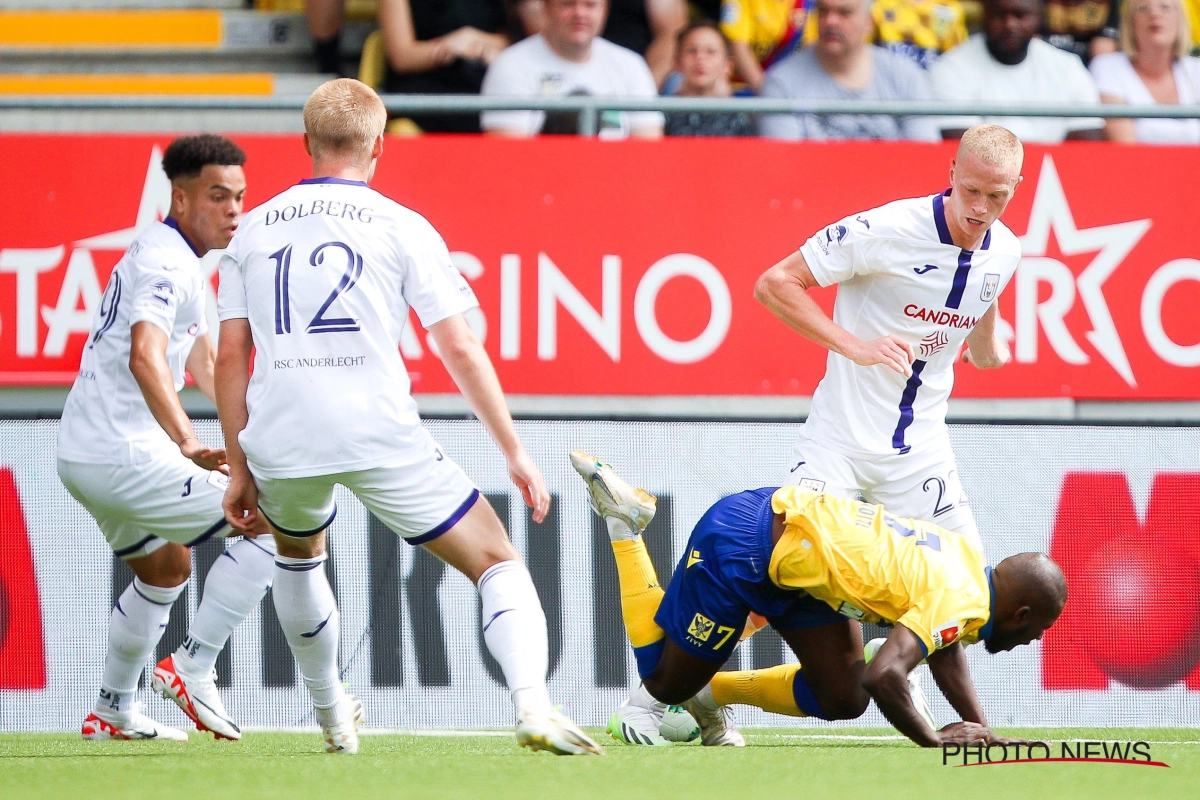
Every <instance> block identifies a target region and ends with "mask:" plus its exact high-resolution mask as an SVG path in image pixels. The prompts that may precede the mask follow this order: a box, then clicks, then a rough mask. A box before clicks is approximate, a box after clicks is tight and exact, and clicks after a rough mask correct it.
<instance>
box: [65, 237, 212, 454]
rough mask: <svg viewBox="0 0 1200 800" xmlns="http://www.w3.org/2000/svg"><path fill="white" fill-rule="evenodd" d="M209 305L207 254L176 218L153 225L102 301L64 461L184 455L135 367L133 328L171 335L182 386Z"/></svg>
mask: <svg viewBox="0 0 1200 800" xmlns="http://www.w3.org/2000/svg"><path fill="white" fill-rule="evenodd" d="M204 306H205V302H204V274H203V272H202V271H201V268H200V257H199V255H197V253H196V251H195V249H194V248H193V247H192V245H191V243H190V242H188V241H187V239H185V238H184V236H183V233H181V232H180V230H179V228H178V227H177V226H176V225H175V221H174V220H172V219H167V220H166V221H165V222H155V223H153V224H152V225H150V226H149V227H147V228H146V230H144V231H142V233H141V234H139V235H138V237H137V238H136V239H134V241H133V244H131V245H130V246H129V250H128V251H126V253H125V255H124V256H123V257H122V258H121V260H120V261H118V262H117V266H116V267H114V268H113V271H112V276H111V277H109V279H108V286H107V288H105V290H104V295H103V297H101V299H100V307H99V308H98V309H97V310H96V317H95V320H94V321H93V322H92V329H91V331H90V332H89V333H88V341H87V345H86V346H85V347H84V349H83V359H82V360H81V361H80V364H79V375H78V376H76V378H75V383H74V385H73V386H72V387H71V393H70V394H69V395H67V402H66V405H65V406H64V407H63V414H62V422H61V423H60V425H59V427H58V457H59V458H60V459H62V460H64V461H75V462H80V463H85V464H136V463H143V462H146V461H149V460H151V459H152V458H154V457H155V456H156V455H157V454H160V453H162V452H164V451H171V450H173V451H175V452H178V447H177V446H176V445H175V443H174V442H172V441H171V437H169V436H167V432H166V431H164V430H163V429H162V426H161V425H159V424H158V420H156V419H155V418H154V415H153V414H151V413H150V407H149V406H148V405H146V398H145V397H144V396H143V395H142V390H141V388H140V387H139V386H138V384H137V380H136V379H135V378H134V377H133V373H132V372H130V371H129V351H130V347H131V344H132V339H133V326H134V324H136V323H138V322H150V323H152V324H154V325H156V326H158V327H159V328H161V329H162V330H163V331H164V332H165V333H166V334H167V366H168V367H169V368H170V370H171V377H172V379H173V380H174V382H175V391H179V390H180V389H182V388H183V382H184V366H185V365H186V364H187V359H188V356H189V355H190V354H191V352H192V345H193V344H195V342H196V337H197V336H203V335H204V334H206V333H208V323H207V322H206V321H205V317H204Z"/></svg>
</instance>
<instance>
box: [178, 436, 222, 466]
mask: <svg viewBox="0 0 1200 800" xmlns="http://www.w3.org/2000/svg"><path fill="white" fill-rule="evenodd" d="M179 452H181V453H183V455H184V457H185V458H189V459H191V461H192V463H193V464H195V465H196V466H197V467H200V468H201V469H209V470H216V471H217V472H223V473H225V474H226V475H228V474H229V467H228V466H227V465H226V463H225V448H223V447H205V446H204V443H203V442H201V441H200V440H199V439H197V438H196V437H195V436H189V437H187V438H186V439H184V440H183V441H182V442H180V443H179Z"/></svg>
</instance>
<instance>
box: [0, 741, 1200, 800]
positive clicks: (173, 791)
mask: <svg viewBox="0 0 1200 800" xmlns="http://www.w3.org/2000/svg"><path fill="white" fill-rule="evenodd" d="M595 733H597V735H598V738H599V739H600V740H601V741H602V742H603V743H604V745H605V747H606V749H607V755H606V756H605V757H603V758H556V757H553V756H550V755H547V754H544V753H530V752H527V751H523V750H520V749H519V748H518V747H517V746H516V743H515V741H514V740H513V739H512V738H511V737H508V736H454V737H441V736H436V737H435V736H414V735H370V736H363V737H362V740H361V741H362V745H361V749H360V751H359V754H358V755H357V756H353V757H347V756H329V755H326V754H325V753H324V752H322V750H321V743H320V738H319V736H318V735H317V734H315V733H247V735H246V737H245V738H244V739H243V740H242V741H241V742H236V743H232V742H216V741H213V740H212V739H211V738H209V737H208V736H207V735H206V734H195V733H194V734H193V735H192V739H191V741H190V742H188V743H186V744H172V743H167V742H84V741H81V740H80V739H79V738H78V736H76V735H70V734H0V798H4V799H5V800H25V798H38V799H39V800H54V799H55V798H72V800H78V798H96V799H97V800H117V799H118V798H131V799H136V800H159V799H160V798H187V800H203V798H213V800H241V798H255V800H260V799H261V800H271V799H272V798H281V800H282V799H286V800H302V799H303V798H310V797H311V798H322V800H375V798H439V800H441V799H444V798H460V797H461V798H482V800H508V798H521V799H522V800H528V799H530V798H570V799H571V800H574V799H575V798H581V799H586V798H604V800H630V799H632V798H655V799H656V800H679V799H680V798H696V800H704V799H706V798H722V799H723V800H725V799H728V800H752V799H753V798H760V797H762V798H803V800H820V799H821V798H830V799H831V800H846V799H847V798H855V799H857V798H870V799H871V800H899V799H900V798H920V800H936V798H939V797H948V796H952V797H963V798H987V799H988V800H993V798H1019V799H1020V800H1036V799H1037V798H1055V799H1056V800H1057V799H1058V798H1119V799H1120V800H1136V799H1138V798H1150V800H1169V799H1170V798H1191V799H1192V800H1194V799H1195V798H1198V797H1200V730H1188V729H1139V730H1114V729H1097V730H1079V729H1072V730H1063V729H1058V730H1038V731H1008V732H1007V733H1009V734H1010V735H1025V736H1028V737H1029V738H1034V739H1040V740H1046V741H1058V740H1063V739H1092V740H1098V741H1100V740H1102V741H1113V740H1118V739H1120V740H1133V741H1148V742H1150V743H1151V745H1150V752H1151V756H1152V757H1153V759H1154V760H1156V761H1165V762H1166V763H1168V764H1169V765H1170V768H1169V769H1166V768H1162V767H1151V766H1132V765H1125V764H1095V763H1086V764H1079V763H1075V764H1062V763H1043V764H1021V765H992V766H981V767H967V768H962V767H957V768H955V767H948V766H943V765H942V754H941V752H940V751H937V750H922V749H920V748H917V747H915V746H914V745H912V744H910V743H908V742H907V741H899V740H896V739H895V738H891V737H892V736H894V734H893V732H892V731H883V730H879V729H870V730H850V729H844V728H838V729H833V728H826V729H819V730H818V729H811V728H809V729H804V730H769V731H768V730H755V731H748V732H747V733H748V734H749V735H748V741H749V746H748V747H746V748H745V749H732V748H702V747H700V746H699V745H698V744H697V743H693V744H689V745H677V746H675V747H671V748H662V749H651V748H641V747H629V746H623V745H620V744H617V743H615V742H613V741H612V740H611V739H609V738H608V737H607V736H601V735H600V734H599V732H598V731H597V732H595ZM889 735H890V736H889ZM832 737H837V738H832ZM843 737H845V738H843ZM1054 747H1055V753H1054V755H1058V752H1057V748H1058V745H1057V744H1055V745H1054ZM951 793H953V794H951Z"/></svg>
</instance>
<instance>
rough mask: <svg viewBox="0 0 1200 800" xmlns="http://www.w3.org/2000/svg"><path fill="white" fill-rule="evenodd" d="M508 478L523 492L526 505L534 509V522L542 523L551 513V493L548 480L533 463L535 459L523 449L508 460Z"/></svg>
mask: <svg viewBox="0 0 1200 800" xmlns="http://www.w3.org/2000/svg"><path fill="white" fill-rule="evenodd" d="M508 477H510V478H512V482H513V483H515V484H516V486H517V488H518V489H520V490H521V497H523V498H524V499H525V505H527V506H529V507H530V508H532V509H533V521H534V522H541V521H543V520H544V519H546V514H547V513H548V512H549V511H550V491H549V490H548V489H547V488H546V479H545V478H543V477H542V472H541V470H539V469H538V468H537V464H534V463H533V459H532V458H530V457H529V454H528V453H526V452H525V450H524V449H522V450H521V451H520V452H519V453H517V454H516V455H515V456H513V457H511V458H509V459H508Z"/></svg>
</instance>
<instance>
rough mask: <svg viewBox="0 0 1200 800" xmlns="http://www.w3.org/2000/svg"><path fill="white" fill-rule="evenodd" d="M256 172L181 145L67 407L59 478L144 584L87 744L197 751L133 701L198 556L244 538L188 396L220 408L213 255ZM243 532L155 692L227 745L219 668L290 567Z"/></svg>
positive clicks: (116, 616) (110, 662) (117, 629)
mask: <svg viewBox="0 0 1200 800" xmlns="http://www.w3.org/2000/svg"><path fill="white" fill-rule="evenodd" d="M245 161H246V155H245V153H243V152H242V150H241V148H240V147H238V146H237V145H236V144H234V143H233V142H231V141H229V140H228V139H224V138H222V137H220V136H213V135H202V136H186V137H183V138H180V139H176V140H175V141H174V142H172V143H171V144H170V146H168V147H167V150H166V152H165V153H164V154H163V162H162V165H163V170H164V171H165V172H166V173H167V177H168V178H169V179H170V180H171V212H170V214H169V215H168V216H167V218H166V219H165V220H163V221H162V222H155V223H153V224H151V225H149V226H147V227H146V229H145V230H143V231H142V232H141V233H139V234H138V237H137V238H136V239H135V240H134V241H133V244H131V245H130V247H129V251H128V252H127V253H126V254H125V256H124V257H123V258H122V259H121V260H120V261H119V262H117V266H116V268H114V269H113V273H112V277H110V278H109V279H108V286H107V288H105V290H104V297H103V298H102V299H101V302H100V307H99V309H97V312H96V317H95V320H94V321H93V322H92V329H91V333H90V335H89V336H88V342H87V347H86V348H84V351H83V360H82V363H81V364H80V367H79V376H78V377H77V378H76V379H75V384H74V385H73V386H72V387H71V393H70V394H69V395H68V396H67V402H66V405H65V406H64V408H63V415H62V424H61V425H59V428H58V474H59V477H60V478H61V479H62V482H63V485H64V486H66V487H67V491H69V492H70V493H71V494H72V496H74V497H75V499H76V500H78V501H79V502H80V503H81V504H82V505H83V506H84V508H86V509H87V510H88V512H89V513H90V514H91V515H92V516H93V517H95V518H96V523H97V524H98V525H99V526H100V530H101V531H102V532H103V534H104V538H105V539H107V540H108V544H109V546H111V547H112V550H113V553H114V554H115V555H117V556H118V557H119V558H121V559H123V560H124V561H125V563H127V564H128V565H129V567H130V569H132V570H133V574H134V578H133V582H132V583H130V584H129V586H128V587H126V589H125V591H124V592H123V593H122V594H121V597H120V598H119V599H118V600H117V603H116V606H115V607H114V608H113V612H112V617H111V618H110V619H109V623H108V652H107V653H106V654H105V657H104V675H103V678H102V679H101V682H100V696H99V698H98V699H97V701H96V705H95V708H94V709H93V711H92V713H91V714H89V715H88V716H87V718H86V719H85V720H84V721H83V738H85V739H169V740H174V741H185V740H186V739H187V734H186V733H184V732H183V731H181V730H179V729H177V728H172V727H169V726H167V725H163V724H161V723H159V722H157V721H155V720H154V719H151V718H150V717H148V716H146V715H145V714H143V713H141V710H140V704H138V703H135V702H134V699H133V698H134V695H135V694H136V692H137V685H138V677H139V676H140V675H141V674H142V670H143V669H145V667H146V661H147V660H148V659H149V658H150V655H151V654H152V653H153V652H154V648H155V647H156V646H157V645H158V641H159V639H161V638H162V635H163V630H164V629H165V628H166V627H167V620H168V619H169V617H170V615H171V606H172V605H174V603H175V600H176V599H177V598H178V597H179V596H180V595H181V594H182V593H183V590H184V589H186V588H187V581H188V576H189V575H190V574H191V571H192V554H191V550H190V549H189V548H190V547H192V546H194V545H197V544H200V543H201V542H203V541H205V540H207V539H209V538H211V537H213V536H217V537H223V536H225V535H226V534H229V533H230V528H229V525H228V524H227V523H226V522H225V516H224V512H223V511H222V509H221V499H222V496H223V495H224V492H225V483H226V478H225V475H224V470H225V466H224V464H225V451H224V450H222V449H219V448H218V449H209V448H208V447H206V446H205V445H204V444H203V443H202V442H201V441H200V440H199V439H197V438H196V431H195V430H193V428H192V422H191V420H189V419H188V416H187V414H186V413H185V412H184V410H183V406H182V405H181V404H180V402H179V390H180V389H182V388H183V378H184V370H185V369H186V370H187V372H188V373H190V374H191V376H192V377H193V378H194V379H195V381H196V385H197V386H199V387H200V390H201V391H203V392H204V394H205V395H207V396H208V397H209V398H210V399H211V398H213V355H214V354H213V346H212V342H211V341H210V340H209V337H208V325H207V324H206V323H205V319H204V296H205V293H204V274H203V272H202V271H201V269H200V257H201V256H203V255H204V254H205V253H207V252H208V251H209V250H213V249H219V248H223V247H225V246H226V245H228V244H229V240H230V237H232V236H233V232H234V230H235V229H236V228H237V225H238V218H239V217H240V216H241V212H242V196H243V195H244V194H245V191H246V178H245V175H244V174H243V172H242V164H243V163H245ZM239 532H244V533H246V534H247V536H246V538H244V539H243V540H241V541H239V542H237V543H235V544H233V545H231V546H230V547H229V548H228V549H227V550H225V556H227V558H218V559H217V560H216V562H215V563H214V564H213V566H212V569H211V570H209V573H208V577H207V579H206V580H205V582H204V598H203V600H202V601H201V603H200V605H199V607H198V608H197V609H196V615H195V617H194V618H193V619H192V625H191V628H189V629H188V637H187V639H186V640H185V641H184V643H183V645H182V646H180V648H179V649H178V650H177V651H176V652H175V653H173V654H172V655H169V656H167V657H166V658H164V659H162V661H160V662H159V663H158V666H157V667H156V668H155V670H154V677H153V680H152V682H151V685H152V686H153V688H154V689H155V691H158V692H161V693H162V695H163V696H164V697H166V698H168V699H170V700H174V701H175V702H176V703H177V704H178V705H179V707H180V708H181V709H183V712H184V713H185V714H187V715H188V717H190V718H191V719H192V721H193V722H195V723H196V727H198V728H199V729H200V730H202V731H212V732H213V734H214V735H215V736H216V737H217V738H219V739H238V738H240V737H241V735H242V733H241V731H240V730H239V729H238V726H237V725H236V724H234V722H233V720H232V719H230V717H229V714H228V713H227V712H226V711H225V707H224V705H222V703H221V696H220V695H219V694H217V687H216V685H215V683H214V679H215V678H216V673H215V672H214V670H213V666H214V665H215V664H216V661H217V655H218V654H219V653H220V652H221V649H222V648H223V647H224V646H225V642H226V641H227V640H228V639H229V635H230V633H232V632H233V629H234V627H236V626H237V624H238V623H239V622H241V621H242V620H243V619H244V618H245V617H246V615H248V614H249V613H250V612H251V611H253V610H254V608H255V606H257V605H258V603H259V601H260V600H262V597H263V595H264V594H266V591H267V589H269V588H271V571H272V569H273V567H272V557H273V556H274V555H275V543H274V542H273V541H271V537H269V536H264V537H262V538H261V539H260V540H255V539H254V538H253V536H254V535H255V533H260V532H261V533H265V532H266V526H265V525H263V526H257V527H254V528H247V529H245V530H244V531H239ZM103 574H105V575H107V574H108V573H107V568H105V570H104V571H103Z"/></svg>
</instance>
